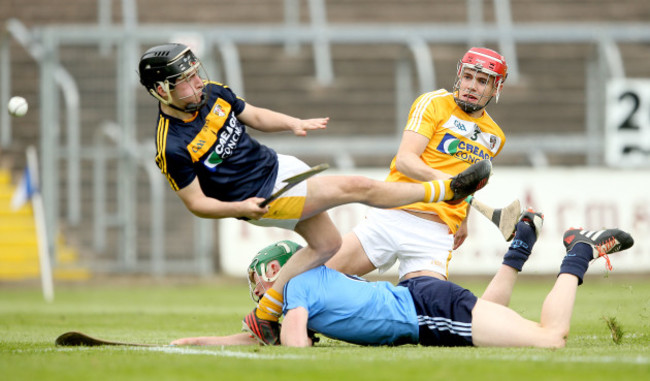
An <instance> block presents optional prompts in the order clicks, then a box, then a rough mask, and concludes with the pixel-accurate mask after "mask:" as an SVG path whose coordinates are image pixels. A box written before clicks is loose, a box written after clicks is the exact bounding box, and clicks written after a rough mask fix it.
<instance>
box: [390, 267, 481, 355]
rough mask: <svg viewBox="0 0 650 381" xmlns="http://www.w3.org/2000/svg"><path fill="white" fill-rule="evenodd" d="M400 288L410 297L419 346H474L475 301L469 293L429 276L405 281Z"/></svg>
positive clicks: (475, 298) (452, 284) (474, 297)
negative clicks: (413, 304)
mask: <svg viewBox="0 0 650 381" xmlns="http://www.w3.org/2000/svg"><path fill="white" fill-rule="evenodd" d="M399 285H400V286H404V287H406V288H408V289H409V291H410V292H411V295H412V296H413V302H414V303H415V312H416V313H417V315H418V324H419V326H420V339H419V343H420V344H421V345H427V346H440V347H458V346H471V345H473V344H472V309H473V308H474V306H475V305H476V300H477V297H476V296H475V295H474V294H472V292H471V291H469V290H467V289H464V288H462V287H460V286H459V285H457V284H454V283H451V282H448V281H444V280H440V279H437V278H433V277H428V276H421V277H417V278H411V279H407V280H404V281H402V282H400V283H399Z"/></svg>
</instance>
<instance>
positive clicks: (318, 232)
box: [243, 190, 341, 345]
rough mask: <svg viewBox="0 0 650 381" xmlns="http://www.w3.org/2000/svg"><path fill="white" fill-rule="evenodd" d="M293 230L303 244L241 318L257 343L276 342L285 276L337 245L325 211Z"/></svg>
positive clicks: (311, 265) (338, 239) (307, 266)
mask: <svg viewBox="0 0 650 381" xmlns="http://www.w3.org/2000/svg"><path fill="white" fill-rule="evenodd" d="M308 192H309V190H308ZM307 198H309V193H308V196H307ZM295 231H296V233H298V234H300V235H301V236H302V237H303V238H304V239H305V241H307V246H305V247H303V248H302V249H300V250H298V251H297V252H296V254H294V255H293V256H292V257H291V258H290V259H289V260H288V261H287V263H286V264H285V265H284V266H283V267H282V271H281V272H280V274H279V276H278V278H277V279H276V280H275V283H274V284H273V287H272V288H270V289H269V290H267V291H266V293H265V294H264V296H263V297H262V299H260V302H259V305H258V307H257V308H256V309H255V310H253V312H251V313H250V314H249V315H247V316H246V317H245V318H244V325H243V329H244V330H246V331H248V332H250V333H251V334H252V335H253V336H254V337H255V338H256V339H257V340H258V341H259V342H260V343H261V344H265V345H278V344H280V329H279V328H280V327H279V324H278V319H279V317H280V316H281V314H282V305H283V302H284V300H283V295H282V292H283V289H284V286H285V284H286V283H287V282H288V281H289V279H291V278H293V277H294V276H296V275H298V274H301V273H303V272H305V271H307V270H309V269H312V268H314V267H317V266H320V265H322V264H324V263H325V262H326V261H327V260H328V259H329V258H331V257H332V256H333V255H334V254H335V253H336V251H337V250H338V249H339V248H340V246H341V234H340V233H339V231H338V229H337V228H336V226H335V225H334V223H333V222H332V220H331V219H330V217H329V215H328V214H327V213H325V212H323V213H320V214H317V215H315V216H313V217H310V218H308V219H305V220H301V221H300V222H299V223H298V224H297V225H296V228H295Z"/></svg>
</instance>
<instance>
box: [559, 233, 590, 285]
mask: <svg viewBox="0 0 650 381" xmlns="http://www.w3.org/2000/svg"><path fill="white" fill-rule="evenodd" d="M592 259H594V249H593V247H591V245H589V244H588V243H585V242H579V243H577V244H576V245H575V246H573V248H572V249H571V250H569V252H568V253H566V256H565V257H564V260H563V261H562V265H561V266H560V274H572V275H575V276H577V277H578V285H581V284H582V278H583V277H584V276H585V273H586V272H587V269H588V268H589V262H591V260H592Z"/></svg>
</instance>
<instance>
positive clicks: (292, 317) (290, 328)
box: [280, 307, 312, 347]
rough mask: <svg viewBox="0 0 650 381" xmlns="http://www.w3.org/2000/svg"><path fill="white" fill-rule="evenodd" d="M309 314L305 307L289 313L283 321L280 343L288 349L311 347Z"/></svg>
mask: <svg viewBox="0 0 650 381" xmlns="http://www.w3.org/2000/svg"><path fill="white" fill-rule="evenodd" d="M308 318H309V312H307V310H306V309H304V308H303V307H297V308H294V309H291V310H289V311H287V313H286V314H285V315H284V320H283V321H282V330H281V331H280V342H281V343H282V345H285V346H287V347H309V346H311V345H312V341H311V339H310V338H309V336H308V334H307V319H308Z"/></svg>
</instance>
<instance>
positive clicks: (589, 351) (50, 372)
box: [0, 274, 650, 381]
mask: <svg viewBox="0 0 650 381" xmlns="http://www.w3.org/2000/svg"><path fill="white" fill-rule="evenodd" d="M553 280H554V279H553V277H548V278H545V279H544V280H540V279H527V278H526V277H525V276H522V277H521V278H520V282H519V283H518V284H517V286H516V288H515V293H514V295H513V299H512V303H511V306H512V307H513V308H514V309H515V310H517V311H518V312H519V313H521V314H522V315H523V316H525V317H527V318H531V319H535V320H538V317H539V313H540V308H541V304H542V301H543V299H544V297H545V295H546V293H547V292H548V290H550V288H551V286H552V283H553ZM109 283H110V284H109ZM458 283H460V284H461V285H463V286H465V287H468V288H469V289H471V290H473V291H474V292H475V293H476V294H478V295H480V293H481V292H482V291H483V288H484V287H485V285H486V284H487V281H480V282H479V281H475V282H472V283H468V282H464V281H460V282H458ZM0 295H1V296H0V329H1V330H2V336H1V337H0V369H1V374H2V379H3V380H145V379H147V380H148V379H155V380H175V381H177V380H189V379H208V378H209V379H216V380H243V379H251V380H255V379H260V380H265V381H267V380H283V381H286V380H287V379H288V378H289V379H298V380H303V379H304V380H328V381H332V380H365V379H367V380H409V381H411V380H425V379H426V380H432V379H433V380H435V379H454V380H466V379H467V380H469V379H473V380H491V379H495V380H496V379H498V380H518V381H520V380H523V379H525V380H548V379H552V380H572V381H574V380H576V379H587V380H608V381H612V380H630V379H642V380H648V379H650V279H648V278H645V279H642V278H638V277H626V276H625V275H624V274H612V276H610V277H609V278H588V279H587V280H586V281H585V284H584V285H582V286H580V288H579V290H578V301H577V303H576V307H575V312H574V316H573V324H572V330H571V336H570V338H569V342H568V345H567V347H566V348H564V349H561V350H543V349H531V348H524V349H511V348H424V347H418V346H403V347H378V348H367V347H359V346H355V345H349V344H345V343H341V342H337V341H333V340H328V339H323V340H322V341H321V343H320V344H319V345H318V346H317V347H314V348H306V349H289V348H280V347H273V348H269V347H230V348H222V347H164V345H165V344H167V343H169V342H170V341H171V340H173V339H176V338H179V337H185V336H202V335H225V334H231V333H236V332H239V331H240V328H241V318H242V317H243V316H244V315H245V314H246V313H248V312H250V310H251V309H252V308H253V306H254V305H253V303H252V301H251V300H250V298H249V296H248V289H247V286H246V284H245V283H244V282H241V281H239V280H235V281H231V282H211V283H205V282H204V283H201V284H191V285H188V284H173V285H172V284H169V283H165V282H156V283H153V282H146V283H144V284H143V282H138V283H136V284H133V283H127V284H125V283H124V282H119V283H116V282H97V281H94V282H92V284H85V285H59V286H58V287H57V290H56V301H55V302H54V303H53V304H46V303H45V302H43V299H42V297H41V294H40V289H39V288H38V287H37V286H28V287H16V286H15V285H7V284H5V285H2V284H0ZM611 318H615V320H616V323H617V325H618V327H619V328H620V329H621V330H622V332H623V335H622V338H621V340H620V341H619V344H616V343H615V342H614V341H613V340H612V336H611V331H610V328H608V324H607V319H610V320H611ZM71 330H79V331H82V332H85V333H87V334H90V335H93V336H96V337H100V338H103V339H108V340H118V341H133V342H145V343H153V344H160V345H161V347H156V348H137V347H93V348H87V347H78V348H61V347H56V346H54V339H55V338H56V337H57V336H58V335H59V334H61V333H63V332H65V331H71Z"/></svg>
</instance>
